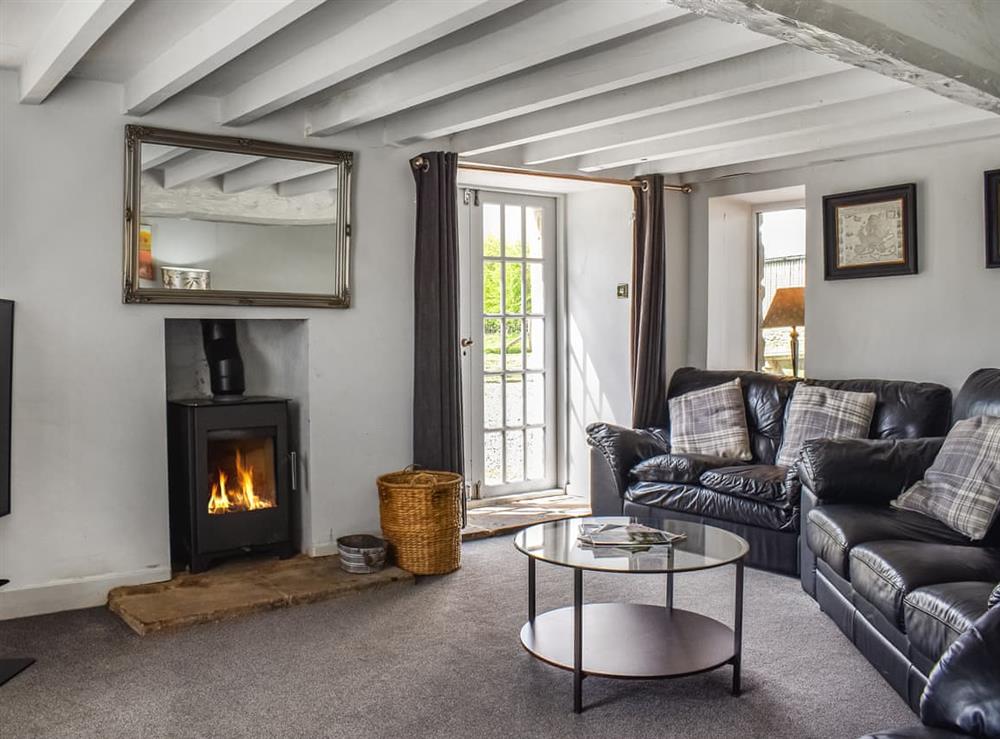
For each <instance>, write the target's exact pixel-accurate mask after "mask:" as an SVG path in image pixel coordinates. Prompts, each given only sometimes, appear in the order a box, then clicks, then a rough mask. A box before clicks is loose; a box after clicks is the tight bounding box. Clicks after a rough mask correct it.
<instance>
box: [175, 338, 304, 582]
mask: <svg viewBox="0 0 1000 739" xmlns="http://www.w3.org/2000/svg"><path fill="white" fill-rule="evenodd" d="M206 326H213V327H214V330H219V327H220V326H221V327H223V328H224V330H223V331H222V333H220V334H218V335H217V336H215V340H208V338H207V337H206V334H205V331H206ZM307 338H308V325H307V321H305V320H289V319H235V320H233V319H213V320H211V321H203V320H202V319H167V320H166V327H165V339H166V360H167V373H166V379H167V398H168V402H167V447H168V449H167V452H168V455H167V456H168V476H169V484H168V488H169V507H170V546H171V559H172V561H173V563H174V567H175V569H183V568H188V569H190V571H191V572H201V571H204V570H205V569H207V568H209V567H210V566H212V565H213V564H215V563H216V562H218V561H220V560H222V559H225V558H229V557H231V556H234V555H241V554H247V553H261V554H265V553H266V554H271V555H278V556H282V557H284V556H290V555H292V554H295V553H296V552H298V551H299V549H300V542H301V541H302V540H303V530H302V526H303V520H304V511H303V505H308V501H303V496H304V495H305V494H307V476H306V474H305V465H304V463H305V460H304V459H303V457H304V456H305V455H306V454H307V452H308V376H307V367H308V342H307ZM244 368H245V371H244ZM220 372H221V375H220ZM230 372H232V373H233V374H232V376H230V375H228V374H227V373H230ZM244 375H245V377H244ZM213 390H214V393H215V394H214V395H213ZM244 390H246V391H247V394H246V395H244V394H243V391H244Z"/></svg>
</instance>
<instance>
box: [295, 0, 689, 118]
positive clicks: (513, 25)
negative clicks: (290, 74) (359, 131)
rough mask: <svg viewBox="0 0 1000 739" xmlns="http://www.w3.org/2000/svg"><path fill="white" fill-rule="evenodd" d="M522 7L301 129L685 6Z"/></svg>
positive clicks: (494, 75)
mask: <svg viewBox="0 0 1000 739" xmlns="http://www.w3.org/2000/svg"><path fill="white" fill-rule="evenodd" d="M521 9H525V12H524V15H523V16H522V17H520V18H519V19H517V20H513V21H511V22H509V23H507V24H506V25H503V26H501V27H500V28H498V29H497V30H494V31H492V32H490V33H488V34H487V35H485V36H481V37H477V38H473V39H469V40H466V41H464V42H462V43H458V44H456V45H453V46H450V47H448V48H445V49H443V50H441V51H438V52H437V53H433V54H431V55H430V56H427V57H424V58H423V59H419V60H415V61H414V62H413V63H412V64H409V65H407V66H404V67H401V68H399V69H396V70H394V71H392V72H390V73H387V74H385V75H381V76H378V77H376V78H374V79H371V80H369V81H366V82H364V83H362V84H360V85H358V86H356V87H352V88H349V89H346V90H344V91H342V92H340V93H338V94H336V95H335V96H334V97H333V98H332V99H331V100H329V101H328V102H326V103H324V104H322V105H320V106H318V107H316V108H313V109H312V110H310V111H309V112H308V113H307V115H306V121H307V123H306V133H307V135H309V136H327V135H331V134H335V133H338V132H340V131H344V130H346V129H348V128H353V127H354V126H358V125H360V124H362V123H367V122H368V121H372V120H375V119H377V118H382V117H384V116H388V115H392V114H393V113H398V112H399V111H402V110H407V109H409V108H413V107H416V106H417V105H421V104H423V103H427V102H430V101H432V100H437V99H440V98H443V97H445V96H447V95H452V94H455V93H458V92H461V91H462V90H465V89H467V88H470V87H474V86H476V85H480V84H483V83H486V82H490V81H491V80H495V79H499V78H500V77H504V76H506V75H508V74H513V73H515V72H521V71H523V70H525V69H528V68H529V67H532V66H535V65H537V64H542V63H544V62H547V61H551V60H552V59H556V58H558V57H560V56H564V55H566V54H571V53H573V52H577V51H580V50H582V49H585V48H587V47H589V46H594V45H595V44H600V43H603V42H605V41H610V40H611V39H614V38H618V37H620V36H624V35H626V34H628V33H632V32H635V31H638V30H641V29H643V28H647V27H649V26H652V25H655V24H657V23H663V22H666V21H668V20H671V19H673V18H677V17H680V16H681V15H684V14H685V13H686V11H682V10H679V9H678V8H675V7H673V6H672V5H668V4H666V3H664V2H662V0H589V1H588V2H574V0H563V1H562V2H556V3H545V4H540V3H539V4H530V5H529V4H522V5H521V6H519V7H518V8H516V10H521ZM529 11H532V12H529ZM569 13H572V16H571V18H572V21H571V22H569V21H568V18H569V17H570V16H568V14H569Z"/></svg>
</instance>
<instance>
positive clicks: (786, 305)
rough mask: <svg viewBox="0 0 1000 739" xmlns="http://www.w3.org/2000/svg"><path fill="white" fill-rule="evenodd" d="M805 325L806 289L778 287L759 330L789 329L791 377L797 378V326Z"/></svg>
mask: <svg viewBox="0 0 1000 739" xmlns="http://www.w3.org/2000/svg"><path fill="white" fill-rule="evenodd" d="M805 324H806V289H805V288H804V287H779V288H778V289H777V290H776V291H775V293H774V298H772V300H771V305H770V306H769V307H768V309H767V315H765V316H764V320H763V321H761V324H760V326H761V328H790V329H791V331H790V332H789V336H788V338H789V340H790V342H791V354H792V375H793V376H794V377H798V376H799V332H798V330H797V327H798V326H805Z"/></svg>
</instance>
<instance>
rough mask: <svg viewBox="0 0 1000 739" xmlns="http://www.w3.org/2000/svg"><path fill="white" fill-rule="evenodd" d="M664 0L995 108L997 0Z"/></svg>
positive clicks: (998, 89) (999, 97)
mask: <svg viewBox="0 0 1000 739" xmlns="http://www.w3.org/2000/svg"><path fill="white" fill-rule="evenodd" d="M670 1H671V2H672V3H674V4H676V5H680V6H682V7H685V8H688V9H690V10H691V11H692V12H696V13H700V14H704V15H708V16H711V17H714V18H719V19H721V20H724V21H727V22H730V23H739V24H740V25H743V26H745V27H747V28H749V29H751V30H753V31H756V32H758V33H763V34H767V35H770V36H775V37H777V38H780V39H782V40H783V41H786V42H788V43H792V44H798V45H800V46H803V47H805V48H807V49H810V50H811V51H813V52H815V53H819V54H825V55H827V56H829V57H831V58H833V59H838V60H840V61H843V62H847V63H849V64H852V65H854V66H857V67H861V68H863V69H868V70H871V71H873V72H876V73H878V74H882V75H885V76H888V77H892V78H894V79H898V80H901V81H903V82H906V83H908V84H910V85H913V86H916V87H922V88H924V89H926V90H929V91H931V92H934V93H936V94H938V95H941V96H942V97H945V98H949V99H951V100H955V101H957V102H960V103H962V104H964V105H971V106H975V107H979V108H982V109H984V110H989V111H991V112H994V113H1000V54H997V52H996V48H997V36H996V34H997V32H998V31H1000V2H997V0H946V1H945V2H926V1H924V2H920V1H917V0H906V1H904V0H808V2H803V1H802V0H755V1H754V2H748V1H747V0H670ZM956 39H958V40H959V41H958V42H957V43H956ZM953 49H954V50H958V51H960V52H961V53H960V54H956V53H954V52H953Z"/></svg>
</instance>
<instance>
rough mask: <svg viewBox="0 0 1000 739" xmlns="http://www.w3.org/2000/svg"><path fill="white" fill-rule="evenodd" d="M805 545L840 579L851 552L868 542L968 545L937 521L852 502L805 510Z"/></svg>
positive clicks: (846, 572) (847, 567)
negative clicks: (888, 540)
mask: <svg viewBox="0 0 1000 739" xmlns="http://www.w3.org/2000/svg"><path fill="white" fill-rule="evenodd" d="M805 535H806V542H807V543H808V545H809V548H810V549H811V550H812V551H813V554H815V555H816V556H817V557H818V558H820V559H822V560H823V561H824V562H826V563H827V564H828V565H830V567H831V568H833V571H834V572H836V573H837V574H838V575H840V576H841V577H845V578H847V577H850V560H849V559H848V556H849V555H850V553H851V549H853V548H854V547H856V546H857V545H858V544H864V543H865V542H869V541H884V540H887V539H900V540H907V541H926V542H944V543H948V544H968V543H969V540H968V539H966V538H965V537H964V536H962V535H961V534H959V533H958V532H957V531H954V530H952V529H950V528H949V527H948V526H945V525H944V524H943V523H941V522H940V521H938V520H937V519H934V518H931V517H929V516H925V515H923V514H920V513H915V512H913V511H900V510H896V509H895V508H890V507H889V506H868V505H859V504H855V503H844V504H836V505H824V506H819V507H818V508H814V509H813V510H811V511H809V523H808V524H807V525H806V531H805Z"/></svg>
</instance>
